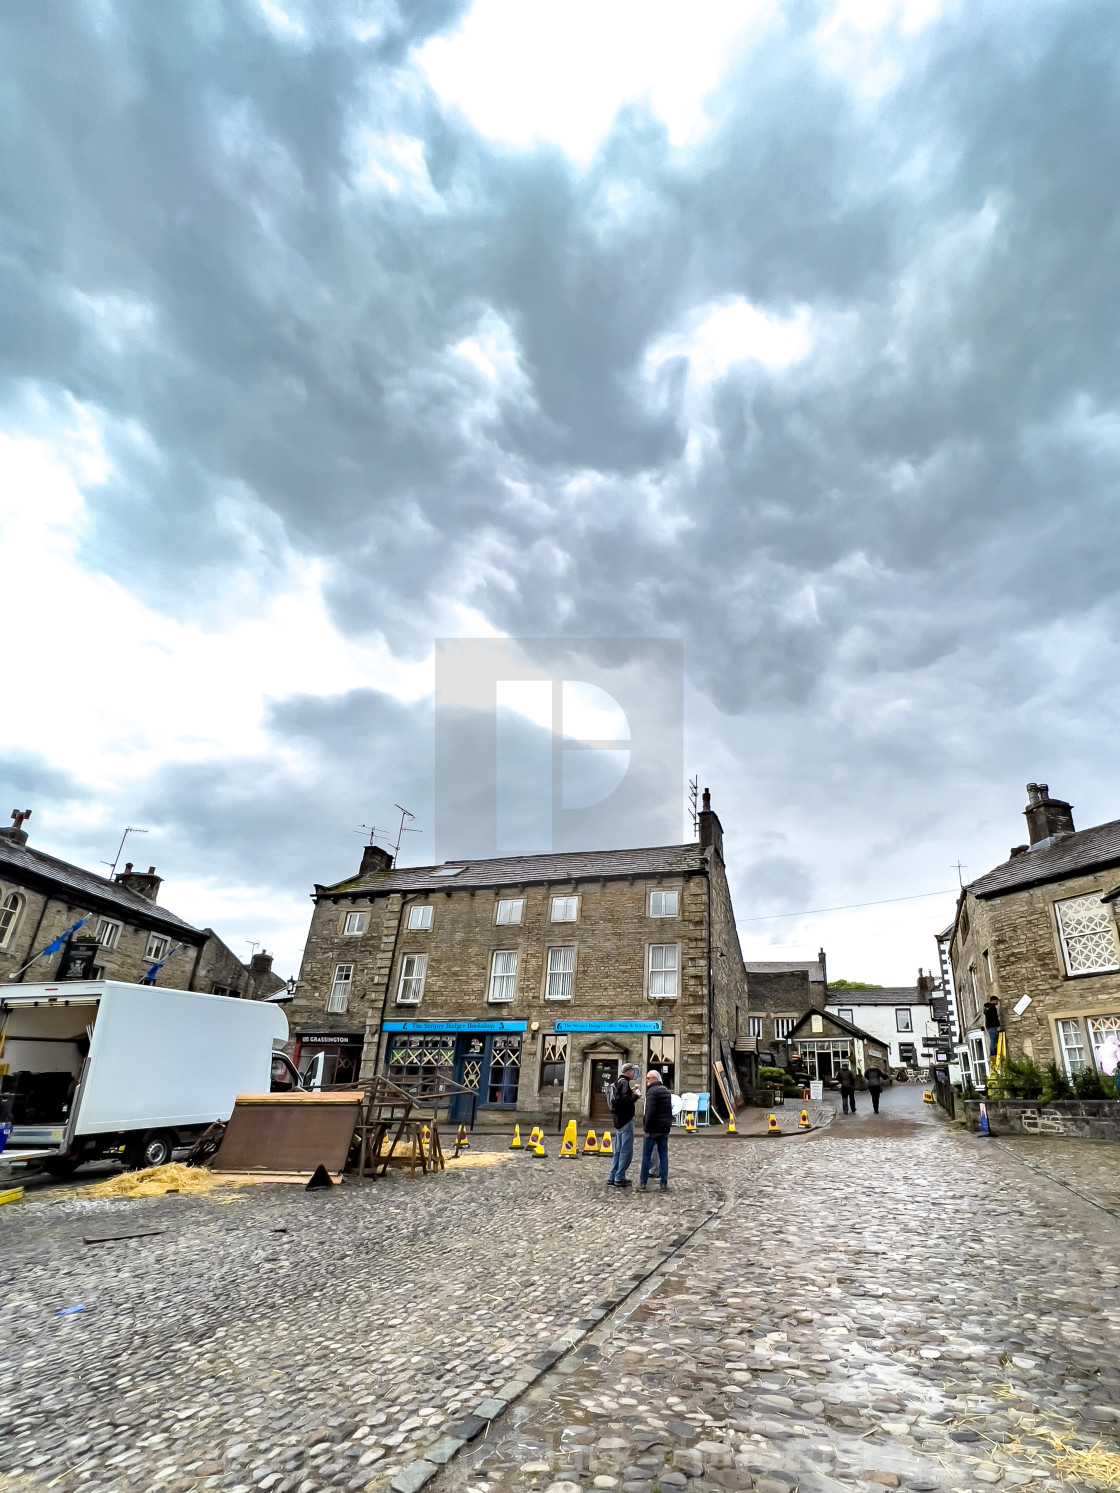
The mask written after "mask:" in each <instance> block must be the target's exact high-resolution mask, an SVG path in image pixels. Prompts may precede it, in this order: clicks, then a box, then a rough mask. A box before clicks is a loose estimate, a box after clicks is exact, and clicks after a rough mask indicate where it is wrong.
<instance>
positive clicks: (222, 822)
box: [0, 0, 1120, 983]
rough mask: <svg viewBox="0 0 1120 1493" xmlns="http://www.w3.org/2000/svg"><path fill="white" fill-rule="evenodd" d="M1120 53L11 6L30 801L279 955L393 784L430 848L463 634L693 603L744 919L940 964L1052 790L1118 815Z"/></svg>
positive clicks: (283, 2) (20, 562)
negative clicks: (445, 719)
mask: <svg viewBox="0 0 1120 1493" xmlns="http://www.w3.org/2000/svg"><path fill="white" fill-rule="evenodd" d="M1118 66H1120V13H1118V12H1117V9H1116V6H1115V4H1114V3H1112V0H1102V3H1094V0H1060V3H1058V0H969V3H968V4H967V5H966V4H963V3H956V0H820V3H816V0H787V3H784V4H783V3H780V0H753V3H752V0H748V3H743V0H691V3H690V4H688V5H681V4H680V3H676V4H667V3H661V0H640V3H639V0H474V3H473V4H472V3H470V0H461V3H456V0H407V3H405V0H402V3H401V4H400V5H399V6H394V5H393V4H390V3H377V0H306V3H305V0H198V3H195V4H191V5H186V6H177V5H153V4H151V3H150V0H37V3H36V4H34V5H27V4H24V5H9V6H6V7H4V8H3V10H2V12H0V120H2V122H3V137H4V141H5V149H4V151H3V152H2V154H0V183H2V185H0V532H2V536H3V537H2V544H3V569H2V572H0V597H2V599H3V618H4V640H5V648H4V655H5V662H6V677H7V688H6V690H5V691H4V695H3V706H2V709H0V787H3V788H4V789H5V790H7V795H6V797H4V799H3V808H4V810H5V812H6V811H7V808H8V799H9V798H10V799H11V806H12V807H13V808H14V807H20V808H24V807H30V808H33V809H34V818H33V819H32V821H31V824H30V826H29V828H30V829H31V831H32V838H33V843H34V844H36V845H37V846H39V847H40V848H42V849H45V850H49V851H51V852H53V853H55V854H59V855H63V856H66V857H68V858H72V859H75V860H77V861H79V862H81V863H83V864H86V865H88V866H90V867H97V865H98V863H99V862H100V861H102V860H111V858H112V855H113V852H114V851H115V848H116V842H117V840H118V839H119V836H120V832H121V829H122V828H123V827H124V825H126V824H134V825H140V826H144V827H146V828H147V829H148V830H149V834H148V835H147V836H146V837H145V838H144V839H141V840H138V841H136V842H135V848H134V850H133V851H132V852H131V853H132V854H133V856H134V858H135V859H136V860H138V861H141V862H143V864H145V865H147V864H148V863H149V862H151V861H154V862H155V863H156V864H157V866H158V868H159V870H160V871H161V872H162V873H163V875H164V876H165V877H166V878H167V882H166V886H165V889H164V894H163V899H164V900H165V901H166V902H167V904H168V905H169V906H171V907H173V908H174V909H175V910H176V911H177V912H179V913H180V914H181V915H183V916H186V917H190V918H192V919H194V920H196V921H198V922H200V923H206V924H210V925H212V926H214V927H216V928H217V929H218V930H219V932H221V933H222V934H223V936H225V937H226V938H227V940H228V941H229V942H230V943H231V944H232V945H233V946H234V947H235V948H238V949H239V950H242V951H244V950H245V949H246V948H247V945H246V944H245V943H244V941H245V940H261V941H263V942H265V944H266V945H267V946H268V947H269V948H270V949H275V951H276V952H277V955H278V967H279V968H280V969H281V970H282V972H284V973H288V972H289V970H292V969H294V967H295V965H296V962H297V960H298V955H299V949H300V947H301V943H302V935H303V932H304V929H305V927H306V920H307V915H308V902H307V893H308V891H309V889H310V887H311V884H312V883H313V882H316V881H320V882H329V881H332V880H335V879H338V878H339V877H341V876H343V875H345V874H347V873H348V872H350V871H351V870H352V869H353V868H354V867H355V866H356V863H357V860H358V857H359V855H360V849H361V844H362V840H361V838H360V837H359V835H358V834H357V833H355V830H356V827H357V826H359V825H361V824H376V825H378V826H387V825H390V824H392V823H393V822H394V817H395V816H394V810H393V805H394V803H400V804H405V805H407V806H408V807H409V808H411V809H413V810H414V812H415V813H416V816H417V817H416V820H415V823H416V825H417V827H419V828H421V829H422V830H423V831H424V833H423V834H420V835H414V836H411V837H409V838H408V840H407V841H406V844H405V847H404V851H405V856H404V857H402V858H407V859H408V860H409V861H411V862H413V863H424V862H426V861H430V860H431V859H432V857H433V855H434V854H435V844H436V839H437V836H436V834H435V827H434V824H433V812H434V811H433V793H432V689H433V647H434V640H435V639H436V638H437V637H452V638H455V637H459V638H467V637H494V636H499V637H500V636H510V637H542V638H550V637H565V638H589V637H590V638H617V637H628V638H648V639H657V638H665V639H680V640H683V648H684V669H685V707H686V724H685V769H686V774H687V775H689V776H691V775H692V774H697V775H698V776H699V778H700V780H701V783H702V784H705V785H709V786H710V787H711V789H712V793H713V799H714V803H715V806H716V808H717V809H718V810H719V812H720V814H721V816H722V819H723V822H724V825H725V830H726V836H727V849H728V857H729V861H730V866H731V871H732V881H733V891H734V895H735V900H736V907H737V911H738V914H739V917H740V930H741V934H742V938H743V943H744V948H745V950H746V951H747V953H748V956H753V957H756V958H765V957H775V958H793V957H798V956H800V955H803V954H806V953H809V952H812V951H815V950H816V948H817V947H818V945H819V944H822V943H823V944H824V945H825V947H826V949H827V950H828V952H829V964H830V972H831V973H832V974H834V975H844V976H847V977H849V978H866V979H871V980H876V981H880V982H883V983H895V982H897V983H901V982H908V981H910V980H912V978H913V976H914V974H915V973H916V970H917V967H918V965H919V964H924V965H927V966H928V965H929V964H930V963H931V962H932V959H933V956H934V947H933V943H932V934H933V932H934V931H935V930H936V929H937V928H938V927H940V926H943V925H944V924H945V922H946V921H947V920H948V918H949V916H950V913H951V906H952V896H951V895H950V894H949V893H948V891H947V889H948V888H951V887H953V886H955V884H956V872H955V871H954V870H953V869H952V866H953V863H954V862H956V861H958V860H960V861H962V862H964V864H965V867H966V871H965V875H966V878H967V877H969V876H975V875H979V874H980V873H981V872H983V871H984V870H986V869H988V868H989V867H990V866H991V865H993V864H995V863H996V862H998V861H1001V860H1003V859H1004V858H1005V857H1006V855H1007V852H1008V849H1009V847H1010V846H1011V845H1013V844H1015V843H1018V842H1020V841H1021V840H1022V839H1023V838H1025V835H1024V826H1023V821H1022V818H1021V810H1022V808H1023V805H1024V803H1025V793H1024V784H1025V783H1026V782H1027V781H1028V780H1031V779H1039V780H1044V781H1048V782H1049V783H1050V785H1051V789H1052V791H1053V792H1054V793H1055V794H1058V795H1060V796H1063V797H1066V798H1069V799H1071V800H1072V801H1073V803H1074V805H1075V820H1076V822H1077V823H1078V824H1079V825H1080V826H1087V825H1089V824H1093V823H1099V822H1101V821H1102V820H1107V819H1111V818H1115V817H1117V816H1120V791H1118V790H1117V788H1116V783H1115V772H1114V764H1115V758H1116V742H1117V738H1118V731H1117V727H1118V721H1117V704H1116V701H1117V685H1116V680H1117V677H1118V675H1120V647H1118V621H1120V617H1118V606H1117V596H1116V590H1117V588H1116V577H1117V571H1118V560H1117V552H1118V547H1117V541H1118V533H1117V530H1118V525H1117V477H1118V472H1120V415H1118V412H1117V385H1118V381H1120V359H1118V355H1117V354H1118V348H1117V325H1118V308H1120V242H1118V239H1120V233H1118V217H1117V181H1118V180H1120V161H1118V155H1120V76H1118ZM680 801H681V807H682V814H681V837H682V838H684V837H685V836H686V834H687V833H688V831H687V829H686V826H685V820H684V813H683V808H684V785H683V783H682V785H681V795H680ZM442 848H443V849H445V850H446V847H442ZM925 893H940V895H936V896H929V897H926V896H922V895H920V894H925ZM901 898H908V899H914V900H905V901H890V902H888V901H886V900H885V899H901ZM852 903H877V904H879V905H876V906H871V907H867V908H863V909H860V910H854V911H846V912H828V913H819V912H816V911H813V912H810V911H809V910H810V909H822V908H834V907H839V906H842V905H845V904H852ZM775 914H797V916H792V915H787V916H774V915H775Z"/></svg>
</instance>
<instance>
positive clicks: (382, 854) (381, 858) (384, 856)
mask: <svg viewBox="0 0 1120 1493" xmlns="http://www.w3.org/2000/svg"><path fill="white" fill-rule="evenodd" d="M392 869H393V857H392V856H391V855H390V853H389V851H387V850H382V848H381V846H380V845H367V846H366V847H365V849H364V850H363V851H362V864H361V868H360V870H359V871H358V875H359V876H374V875H376V874H378V873H380V872H382V871H391V870H392Z"/></svg>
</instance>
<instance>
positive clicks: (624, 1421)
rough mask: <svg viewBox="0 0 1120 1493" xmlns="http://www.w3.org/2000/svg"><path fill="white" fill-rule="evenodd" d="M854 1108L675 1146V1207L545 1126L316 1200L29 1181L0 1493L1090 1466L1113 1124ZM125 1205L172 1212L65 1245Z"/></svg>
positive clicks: (1112, 1319)
mask: <svg viewBox="0 0 1120 1493" xmlns="http://www.w3.org/2000/svg"><path fill="white" fill-rule="evenodd" d="M865 1108H866V1100H864V1101H863V1105H861V1110H860V1113H859V1114H858V1115H856V1116H855V1117H846V1116H836V1117H835V1118H834V1119H833V1120H832V1123H831V1124H830V1125H828V1126H827V1127H826V1128H821V1129H818V1130H814V1131H812V1132H811V1133H809V1134H808V1135H796V1136H789V1137H786V1138H783V1139H781V1140H778V1141H767V1140H764V1139H749V1138H743V1139H740V1140H739V1141H734V1140H725V1139H720V1138H716V1137H704V1138H697V1139H695V1140H693V1139H686V1138H684V1137H681V1138H679V1139H678V1138H674V1141H673V1144H672V1164H673V1176H672V1181H673V1189H672V1191H671V1192H670V1193H669V1194H668V1195H667V1196H660V1195H658V1194H657V1193H656V1192H653V1193H650V1194H647V1195H644V1196H642V1195H639V1194H637V1192H636V1190H632V1191H630V1192H627V1193H616V1192H614V1191H612V1190H608V1189H606V1188H605V1187H604V1186H603V1180H602V1179H603V1174H604V1173H605V1168H606V1163H605V1162H603V1161H602V1160H599V1159H592V1158H585V1159H581V1160H580V1161H579V1162H578V1163H562V1162H560V1161H559V1160H558V1159H557V1157H556V1154H555V1153H556V1151H557V1149H558V1147H556V1146H555V1145H553V1146H552V1147H551V1150H552V1154H551V1155H550V1157H549V1159H548V1160H547V1161H537V1160H535V1159H532V1158H528V1157H525V1156H511V1157H509V1158H508V1159H507V1158H504V1157H503V1159H502V1160H501V1161H500V1162H499V1163H498V1164H496V1165H494V1166H492V1167H487V1168H474V1169H471V1170H465V1171H462V1172H461V1173H459V1174H456V1173H455V1172H454V1167H452V1168H450V1169H449V1173H448V1175H446V1176H445V1177H443V1178H427V1179H415V1180H411V1181H410V1180H408V1179H406V1178H405V1177H401V1176H398V1177H394V1178H392V1179H390V1180H389V1181H388V1182H387V1183H378V1184H377V1185H376V1186H372V1187H367V1188H365V1189H353V1188H350V1187H346V1188H342V1189H339V1190H338V1191H336V1192H333V1193H329V1194H322V1193H318V1194H316V1193H311V1194H308V1193H305V1192H303V1191H302V1190H298V1189H287V1188H280V1187H271V1188H260V1189H249V1188H247V1189H243V1190H241V1191H238V1192H225V1193H219V1194H215V1195H211V1196H208V1197H198V1198H195V1197H168V1198H161V1199H145V1200H137V1201H101V1200H96V1201H95V1200H91V1199H82V1198H78V1197H76V1196H74V1193H73V1189H72V1188H69V1189H68V1188H58V1189H52V1190H50V1191H49V1192H43V1193H42V1194H40V1195H32V1196H30V1198H29V1200H28V1201H27V1202H25V1203H24V1204H22V1205H19V1206H18V1207H12V1208H7V1209H5V1210H3V1216H2V1217H0V1229H2V1230H3V1260H4V1266H3V1270H4V1278H5V1293H4V1297H5V1307H6V1310H5V1313H4V1332H5V1340H6V1341H5V1352H4V1355H3V1357H4V1380H3V1387H2V1394H3V1398H2V1402H0V1429H2V1430H3V1432H4V1435H3V1441H2V1443H0V1466H2V1468H3V1474H2V1475H0V1488H3V1489H5V1490H8V1489H16V1488H23V1487H41V1486H46V1485H52V1486H54V1487H57V1488H60V1489H63V1490H65V1493H71V1490H73V1489H78V1488H87V1489H92V1490H105V1493H108V1490H118V1489H120V1490H123V1489H126V1488H136V1489H139V1488H149V1487H152V1488H160V1489H175V1490H186V1489H188V1488H199V1489H207V1490H208V1489H219V1488H220V1489H223V1490H232V1489H239V1490H243V1493H245V1490H248V1489H252V1488H261V1489H264V1490H268V1493H314V1490H318V1489H320V1488H326V1487H338V1488H347V1489H359V1488H366V1487H369V1488H371V1489H374V1490H377V1489H382V1488H387V1487H388V1486H389V1485H390V1484H395V1485H396V1486H397V1487H398V1488H399V1489H402V1490H403V1489H407V1488H409V1487H411V1486H420V1484H421V1482H422V1480H423V1479H424V1478H425V1477H426V1476H428V1475H430V1474H431V1469H432V1468H433V1466H434V1467H437V1468H438V1469H439V1470H438V1471H436V1472H435V1473H434V1475H433V1476H432V1480H431V1481H429V1482H428V1484H427V1486H428V1489H429V1490H430V1493H467V1490H470V1493H530V1490H541V1493H544V1490H546V1489H549V1488H551V1489H553V1493H579V1490H581V1489H584V1490H591V1489H593V1488H597V1489H602V1490H608V1489H618V1490H619V1493H654V1490H658V1489H660V1490H662V1493H682V1490H684V1489H686V1488H687V1489H688V1490H689V1493H726V1490H734V1489H749V1488H755V1489H757V1490H758V1493H789V1490H790V1489H793V1488H800V1489H804V1490H806V1493H818V1490H819V1493H823V1490H828V1489H835V1488H839V1487H843V1488H849V1489H850V1488H853V1487H856V1488H858V1487H862V1486H867V1487H869V1488H874V1487H880V1488H882V1487H894V1486H899V1485H905V1486H907V1487H910V1488H913V1489H914V1490H915V1493H920V1490H922V1489H930V1490H932V1489H973V1488H977V1487H981V1486H984V1485H990V1484H994V1483H1005V1484H1007V1485H1009V1486H1018V1485H1030V1487H1032V1488H1037V1489H1043V1488H1048V1487H1051V1486H1058V1485H1061V1486H1071V1485H1072V1486H1093V1485H1094V1484H1092V1483H1091V1482H1089V1481H1088V1480H1087V1479H1086V1478H1085V1477H1084V1475H1083V1474H1077V1475H1074V1476H1071V1475H1070V1473H1069V1471H1068V1470H1067V1471H1064V1472H1059V1471H1058V1470H1056V1469H1055V1465H1054V1464H1055V1460H1056V1459H1057V1458H1058V1457H1059V1455H1060V1453H1059V1452H1056V1451H1055V1450H1054V1449H1053V1447H1052V1444H1051V1442H1050V1440H1049V1439H1048V1437H1049V1435H1050V1434H1056V1435H1057V1436H1058V1437H1059V1438H1060V1439H1061V1440H1062V1441H1063V1442H1064V1443H1065V1444H1067V1445H1069V1446H1073V1447H1076V1446H1078V1445H1079V1444H1081V1445H1085V1446H1089V1445H1091V1444H1093V1443H1094V1442H1096V1441H1097V1440H1098V1439H1099V1440H1100V1441H1101V1442H1102V1444H1103V1446H1104V1447H1106V1448H1108V1449H1111V1450H1115V1449H1116V1448H1115V1443H1114V1439H1113V1438H1114V1435H1115V1433H1116V1432H1117V1431H1118V1430H1120V1365H1118V1363H1117V1357H1116V1353H1115V1351H1114V1348H1113V1343H1114V1341H1115V1336H1114V1334H1115V1330H1116V1324H1117V1323H1118V1322H1120V1295H1118V1293H1117V1285H1116V1282H1117V1277H1118V1275H1120V1266H1118V1265H1117V1264H1115V1263H1114V1260H1115V1257H1116V1249H1115V1230H1116V1227H1117V1219H1116V1217H1115V1216H1114V1213H1112V1212H1110V1211H1108V1210H1109V1209H1110V1208H1112V1207H1113V1205H1114V1203H1115V1201H1116V1197H1115V1193H1114V1192H1112V1191H1111V1189H1112V1187H1113V1186H1114V1184H1113V1182H1112V1180H1111V1179H1112V1177H1113V1176H1114V1174H1115V1167H1116V1163H1117V1160H1118V1153H1120V1147H1114V1146H1111V1145H1105V1144H1100V1145H1080V1144H1078V1143H1071V1142H1066V1141H1054V1142H1047V1141H1036V1140H1032V1141H1029V1142H1022V1143H1020V1142H1018V1141H1016V1142H1002V1141H986V1140H981V1139H980V1138H978V1137H974V1136H970V1135H962V1134H958V1133H956V1132H954V1131H953V1130H952V1129H951V1128H950V1127H949V1126H947V1125H946V1124H945V1123H944V1122H942V1121H941V1120H940V1119H939V1118H938V1117H936V1116H935V1115H934V1114H932V1113H931V1112H930V1111H929V1110H928V1109H926V1108H924V1107H923V1105H922V1103H921V1094H920V1092H916V1091H914V1090H906V1089H901V1088H896V1089H892V1090H890V1091H889V1092H888V1093H887V1094H886V1095H885V1097H884V1102H883V1114H882V1115H880V1116H878V1117H876V1116H873V1115H871V1114H869V1113H866V1112H865ZM481 1144H482V1145H483V1146H485V1144H486V1143H485V1142H481ZM494 1144H496V1142H494ZM477 1149H478V1146H476V1150H477ZM1090 1199H1093V1200H1095V1201H1096V1202H1098V1203H1099V1206H1094V1201H1091V1200H1090ZM130 1229H136V1230H140V1229H160V1230H164V1232H162V1233H159V1234H155V1235H152V1236H151V1237H147V1238H137V1239H131V1240H117V1241H114V1242H109V1243H101V1244H96V1245H92V1244H85V1243H83V1237H84V1236H85V1235H88V1234H93V1233H100V1234H104V1233H111V1232H120V1233H125V1232H128V1231H129V1230H130ZM75 1304H81V1305H83V1306H84V1307H85V1311H83V1312H81V1313H79V1314H76V1315H72V1316H65V1317H60V1316H58V1315H56V1313H57V1312H58V1311H59V1309H60V1308H63V1307H66V1306H70V1305H75ZM507 1406H508V1408H507ZM460 1447H462V1448H463V1449H462V1450H461V1453H460V1455H458V1456H457V1457H453V1454H454V1453H455V1452H456V1451H458V1450H459V1449H460ZM444 1464H446V1465H444ZM1063 1478H1064V1481H1060V1479H1063ZM558 1484H560V1485H563V1486H556V1485H558ZM1097 1486H1100V1484H1097Z"/></svg>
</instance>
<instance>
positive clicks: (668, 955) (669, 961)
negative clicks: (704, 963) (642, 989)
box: [649, 943, 680, 1000]
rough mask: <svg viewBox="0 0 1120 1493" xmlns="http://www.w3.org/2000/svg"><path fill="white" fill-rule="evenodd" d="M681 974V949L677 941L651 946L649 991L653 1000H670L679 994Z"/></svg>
mask: <svg viewBox="0 0 1120 1493" xmlns="http://www.w3.org/2000/svg"><path fill="white" fill-rule="evenodd" d="M679 974H680V950H679V949H678V947H677V945H676V944H675V943H655V944H650V946H649V993H650V997H651V999H653V1000H670V999H673V998H674V997H675V996H676V995H677V987H678V984H679Z"/></svg>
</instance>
